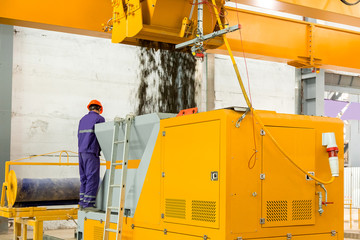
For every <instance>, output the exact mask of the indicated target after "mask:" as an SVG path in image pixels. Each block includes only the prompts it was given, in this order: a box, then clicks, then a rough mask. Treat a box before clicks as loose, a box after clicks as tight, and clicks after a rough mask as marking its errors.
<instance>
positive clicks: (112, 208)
mask: <svg viewBox="0 0 360 240" xmlns="http://www.w3.org/2000/svg"><path fill="white" fill-rule="evenodd" d="M108 209H110V210H119V207H108Z"/></svg>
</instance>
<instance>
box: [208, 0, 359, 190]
mask: <svg viewBox="0 0 360 240" xmlns="http://www.w3.org/2000/svg"><path fill="white" fill-rule="evenodd" d="M359 2H360V0H359ZM212 3H213V7H214V11H215V15H216V19H217V21H218V24H219V27H220V29H221V30H222V29H223V26H222V22H221V19H220V16H219V12H218V9H217V8H216V1H215V0H212ZM223 39H224V43H225V45H226V48H227V50H228V52H229V56H230V58H231V61H232V63H233V67H234V70H235V73H236V76H237V79H238V81H239V84H240V88H241V91H242V93H243V95H244V98H245V101H246V104H247V106H248V107H249V109H250V111H251V112H252V113H253V116H254V118H255V119H256V120H257V121H258V122H259V124H260V126H261V128H262V129H263V130H264V131H265V132H266V133H267V135H268V136H269V138H270V139H271V141H272V142H273V143H274V144H275V146H276V147H277V149H278V150H279V151H280V152H281V154H282V155H284V157H285V158H286V159H287V160H289V162H290V163H292V164H293V165H294V166H295V167H296V168H297V169H298V170H300V171H301V172H303V173H304V174H305V175H307V176H309V177H310V178H312V179H314V180H315V181H316V182H318V183H321V184H324V185H326V184H330V183H332V182H334V180H335V177H333V176H332V177H331V179H330V180H327V181H324V180H322V179H319V178H317V177H315V176H312V175H309V173H308V172H306V171H305V170H304V169H302V168H301V167H300V166H299V165H298V164H296V163H295V162H294V161H293V160H292V159H291V158H290V156H289V155H288V154H287V153H286V152H285V151H284V149H283V148H282V147H281V146H280V145H279V143H278V142H277V141H276V139H275V138H274V137H273V135H272V134H271V133H270V131H269V130H268V129H267V127H265V125H264V123H263V122H262V121H261V118H260V117H259V115H258V114H257V112H256V111H255V109H254V108H253V107H252V104H251V102H250V100H249V97H248V95H247V92H246V90H245V87H244V83H243V81H242V78H241V76H240V72H239V68H238V66H237V64H236V61H235V58H234V55H233V53H232V51H231V48H230V44H229V42H228V40H227V38H226V34H224V35H223Z"/></svg>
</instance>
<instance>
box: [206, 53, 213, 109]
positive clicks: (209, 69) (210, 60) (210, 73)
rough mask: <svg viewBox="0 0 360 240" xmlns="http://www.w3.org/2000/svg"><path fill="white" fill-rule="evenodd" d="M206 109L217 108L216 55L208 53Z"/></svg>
mask: <svg viewBox="0 0 360 240" xmlns="http://www.w3.org/2000/svg"><path fill="white" fill-rule="evenodd" d="M205 61H206V63H205V64H206V68H205V71H206V72H205V77H206V111H211V110H214V108H215V55H214V54H209V53H207V54H206V59H205Z"/></svg>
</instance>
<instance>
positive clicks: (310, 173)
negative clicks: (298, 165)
mask: <svg viewBox="0 0 360 240" xmlns="http://www.w3.org/2000/svg"><path fill="white" fill-rule="evenodd" d="M309 175H312V176H315V172H308V175H306V176H305V179H306V181H311V180H313V179H312V178H311V177H310V176H309Z"/></svg>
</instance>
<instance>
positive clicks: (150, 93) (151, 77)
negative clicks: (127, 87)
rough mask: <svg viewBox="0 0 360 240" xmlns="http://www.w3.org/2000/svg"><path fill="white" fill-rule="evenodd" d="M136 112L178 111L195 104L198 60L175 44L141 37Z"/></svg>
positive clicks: (139, 113) (140, 113)
mask: <svg viewBox="0 0 360 240" xmlns="http://www.w3.org/2000/svg"><path fill="white" fill-rule="evenodd" d="M141 46H142V47H141V48H140V49H139V52H138V57H139V60H140V69H139V73H138V74H139V79H140V84H139V87H138V89H137V94H136V99H137V105H136V114H138V115H142V114H146V113H151V112H165V113H178V112H179V111H180V110H182V109H187V108H192V107H196V105H197V103H196V92H197V89H198V88H199V86H198V85H199V84H198V83H197V82H196V78H195V74H196V60H195V58H194V57H193V55H192V54H191V53H190V52H178V51H175V50H174V45H171V44H165V43H153V42H150V41H141Z"/></svg>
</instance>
